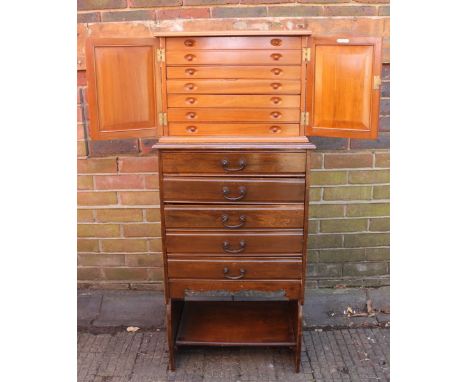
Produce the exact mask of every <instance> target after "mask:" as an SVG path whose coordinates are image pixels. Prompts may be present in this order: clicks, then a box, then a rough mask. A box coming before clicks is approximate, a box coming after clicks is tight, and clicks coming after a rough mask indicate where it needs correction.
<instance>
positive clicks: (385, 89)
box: [380, 81, 390, 97]
mask: <svg viewBox="0 0 468 382" xmlns="http://www.w3.org/2000/svg"><path fill="white" fill-rule="evenodd" d="M380 95H381V96H382V97H390V82H388V81H384V82H382V85H381V86H380Z"/></svg>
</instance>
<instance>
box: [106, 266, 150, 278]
mask: <svg viewBox="0 0 468 382" xmlns="http://www.w3.org/2000/svg"><path fill="white" fill-rule="evenodd" d="M103 272H104V278H105V279H106V280H132V281H136V280H148V272H147V270H146V268H120V267H116V268H104V269H103Z"/></svg>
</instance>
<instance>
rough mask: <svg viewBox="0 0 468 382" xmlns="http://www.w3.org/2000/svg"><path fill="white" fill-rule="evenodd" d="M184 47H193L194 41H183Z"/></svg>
mask: <svg viewBox="0 0 468 382" xmlns="http://www.w3.org/2000/svg"><path fill="white" fill-rule="evenodd" d="M184 45H185V46H194V45H195V40H190V39H189V40H185V41H184Z"/></svg>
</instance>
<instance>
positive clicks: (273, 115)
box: [270, 111, 281, 119]
mask: <svg viewBox="0 0 468 382" xmlns="http://www.w3.org/2000/svg"><path fill="white" fill-rule="evenodd" d="M270 115H271V117H272V118H275V119H277V118H279V117H281V113H280V112H279V111H274V112H272V113H270Z"/></svg>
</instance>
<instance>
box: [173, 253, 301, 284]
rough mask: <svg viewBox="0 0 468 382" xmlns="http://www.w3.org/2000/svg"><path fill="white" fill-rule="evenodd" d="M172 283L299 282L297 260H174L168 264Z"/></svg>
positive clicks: (299, 265)
mask: <svg viewBox="0 0 468 382" xmlns="http://www.w3.org/2000/svg"><path fill="white" fill-rule="evenodd" d="M168 276H169V278H174V279H214V280H261V279H265V280H268V279H283V280H288V279H297V280H299V279H301V276H302V260H301V258H299V257H298V258H295V259H294V258H286V259H283V258H276V259H270V258H249V259H246V258H242V259H222V258H213V259H203V260H193V259H174V258H171V259H169V260H168Z"/></svg>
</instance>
